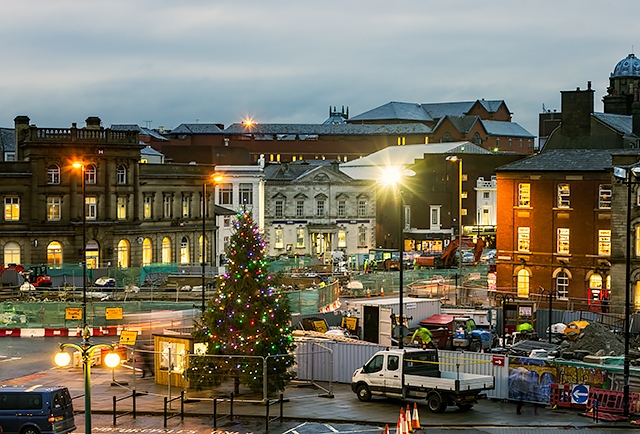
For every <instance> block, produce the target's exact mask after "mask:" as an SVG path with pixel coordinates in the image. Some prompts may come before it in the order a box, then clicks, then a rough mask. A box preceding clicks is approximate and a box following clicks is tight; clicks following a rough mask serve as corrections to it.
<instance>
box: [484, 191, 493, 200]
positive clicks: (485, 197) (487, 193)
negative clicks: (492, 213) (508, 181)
mask: <svg viewBox="0 0 640 434" xmlns="http://www.w3.org/2000/svg"><path fill="white" fill-rule="evenodd" d="M482 198H483V199H490V198H491V195H490V193H489V192H488V191H483V192H482Z"/></svg>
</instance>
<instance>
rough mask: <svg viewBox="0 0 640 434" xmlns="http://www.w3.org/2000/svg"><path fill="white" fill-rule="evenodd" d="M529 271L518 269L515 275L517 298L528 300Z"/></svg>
mask: <svg viewBox="0 0 640 434" xmlns="http://www.w3.org/2000/svg"><path fill="white" fill-rule="evenodd" d="M529 277H530V274H529V270H527V269H526V268H522V269H520V271H518V275H517V281H518V282H517V287H518V297H522V298H528V297H529Z"/></svg>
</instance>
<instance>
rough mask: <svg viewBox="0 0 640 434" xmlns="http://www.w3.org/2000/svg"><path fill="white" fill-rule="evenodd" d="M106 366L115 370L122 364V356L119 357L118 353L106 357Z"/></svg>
mask: <svg viewBox="0 0 640 434" xmlns="http://www.w3.org/2000/svg"><path fill="white" fill-rule="evenodd" d="M104 364H105V365H106V366H107V367H108V368H115V367H116V366H118V365H119V364H120V356H119V355H118V353H114V352H111V353H108V354H107V355H106V356H104Z"/></svg>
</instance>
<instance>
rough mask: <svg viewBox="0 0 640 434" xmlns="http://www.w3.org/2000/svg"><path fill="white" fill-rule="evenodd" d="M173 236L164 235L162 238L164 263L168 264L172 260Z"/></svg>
mask: <svg viewBox="0 0 640 434" xmlns="http://www.w3.org/2000/svg"><path fill="white" fill-rule="evenodd" d="M171 253H172V252H171V238H169V237H164V238H163V239H162V263H163V264H168V263H169V262H171Z"/></svg>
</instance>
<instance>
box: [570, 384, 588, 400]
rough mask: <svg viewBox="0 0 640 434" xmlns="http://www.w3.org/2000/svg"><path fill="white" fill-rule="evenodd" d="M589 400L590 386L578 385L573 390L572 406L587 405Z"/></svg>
mask: <svg viewBox="0 0 640 434" xmlns="http://www.w3.org/2000/svg"><path fill="white" fill-rule="evenodd" d="M588 398H589V386H586V385H584V384H576V385H575V386H573V389H571V403H572V404H586V403H587V399H588Z"/></svg>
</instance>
